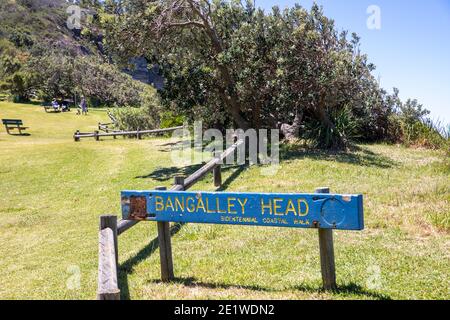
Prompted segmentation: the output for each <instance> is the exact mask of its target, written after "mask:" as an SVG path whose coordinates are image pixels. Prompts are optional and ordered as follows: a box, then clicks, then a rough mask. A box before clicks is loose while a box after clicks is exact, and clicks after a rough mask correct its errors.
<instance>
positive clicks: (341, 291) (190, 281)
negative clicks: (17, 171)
mask: <svg viewBox="0 0 450 320" xmlns="http://www.w3.org/2000/svg"><path fill="white" fill-rule="evenodd" d="M161 282H162V281H161V280H159V279H158V280H150V281H149V283H161ZM170 283H174V284H181V285H184V286H186V287H200V288H205V289H226V290H227V289H244V290H251V291H261V292H284V291H290V290H296V291H302V292H305V293H323V292H325V291H324V290H323V289H322V287H314V286H310V285H305V284H303V285H296V286H292V287H286V288H284V289H276V288H270V287H264V286H259V285H237V284H225V283H207V282H202V281H198V280H197V279H196V278H193V277H188V278H175V279H173V280H172V281H171V282H170ZM331 293H333V294H336V295H359V296H364V297H365V298H370V299H376V300H391V298H390V297H389V296H387V295H384V294H381V293H378V292H375V291H368V290H366V289H364V288H363V287H361V286H360V285H357V284H355V283H349V284H345V285H341V286H338V289H336V290H333V291H331Z"/></svg>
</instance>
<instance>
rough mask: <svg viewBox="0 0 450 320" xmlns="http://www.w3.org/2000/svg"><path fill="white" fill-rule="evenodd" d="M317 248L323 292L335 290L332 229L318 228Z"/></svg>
mask: <svg viewBox="0 0 450 320" xmlns="http://www.w3.org/2000/svg"><path fill="white" fill-rule="evenodd" d="M316 193H330V188H317V189H316ZM319 247H320V267H321V270H322V282H323V288H324V289H325V290H336V288H337V286H336V270H335V265H334V245H333V229H321V228H320V226H319Z"/></svg>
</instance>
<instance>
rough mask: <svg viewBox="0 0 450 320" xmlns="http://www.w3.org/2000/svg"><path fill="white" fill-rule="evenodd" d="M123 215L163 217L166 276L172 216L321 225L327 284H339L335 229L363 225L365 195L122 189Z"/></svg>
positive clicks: (326, 191)
mask: <svg viewBox="0 0 450 320" xmlns="http://www.w3.org/2000/svg"><path fill="white" fill-rule="evenodd" d="M121 196H122V201H121V204H122V218H123V219H125V220H147V221H156V222H158V236H159V239H160V249H161V250H160V252H161V277H162V280H163V281H167V280H170V279H172V278H173V267H172V254H171V250H172V249H171V246H170V234H169V232H170V231H169V222H182V223H187V222H190V223H213V224H231V225H253V226H267V227H288V228H316V229H318V230H319V247H320V262H321V269H322V280H323V286H324V289H326V290H334V289H335V288H336V275H335V264H334V248H333V229H336V230H363V228H364V220H363V198H362V195H341V194H330V193H329V189H328V188H319V189H317V190H316V192H315V193H311V194H305V193H230V192H202V191H199V192H195V191H194V192H192V191H167V190H161V189H159V190H149V191H122V195H121Z"/></svg>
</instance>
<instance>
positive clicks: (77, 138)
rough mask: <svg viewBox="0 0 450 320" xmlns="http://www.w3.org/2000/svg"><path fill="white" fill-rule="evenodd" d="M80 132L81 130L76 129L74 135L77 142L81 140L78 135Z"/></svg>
mask: <svg viewBox="0 0 450 320" xmlns="http://www.w3.org/2000/svg"><path fill="white" fill-rule="evenodd" d="M79 134H80V130H77V131H75V133H74V135H73V140H75V142H77V141H80V137H79V136H78V135H79Z"/></svg>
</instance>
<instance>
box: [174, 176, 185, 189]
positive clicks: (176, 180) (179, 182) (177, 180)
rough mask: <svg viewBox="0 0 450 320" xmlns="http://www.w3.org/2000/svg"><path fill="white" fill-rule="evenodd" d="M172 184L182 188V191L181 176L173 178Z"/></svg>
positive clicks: (182, 182)
mask: <svg viewBox="0 0 450 320" xmlns="http://www.w3.org/2000/svg"><path fill="white" fill-rule="evenodd" d="M173 184H174V185H176V186H183V189H184V177H183V176H175V177H174V178H173Z"/></svg>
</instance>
